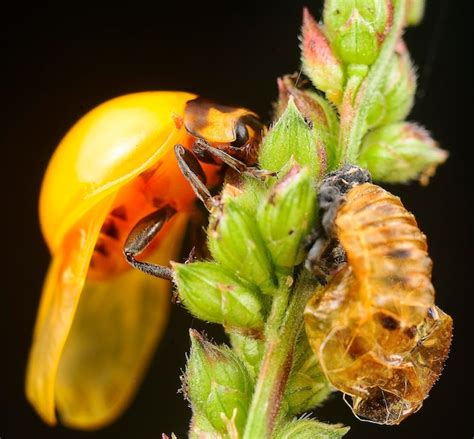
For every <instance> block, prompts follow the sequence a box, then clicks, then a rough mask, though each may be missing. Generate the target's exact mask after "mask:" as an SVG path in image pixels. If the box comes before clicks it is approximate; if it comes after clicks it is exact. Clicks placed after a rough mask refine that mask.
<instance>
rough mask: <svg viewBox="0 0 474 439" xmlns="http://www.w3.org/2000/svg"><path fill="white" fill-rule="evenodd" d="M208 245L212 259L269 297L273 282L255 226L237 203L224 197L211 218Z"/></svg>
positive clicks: (265, 254) (266, 255) (272, 271)
mask: <svg viewBox="0 0 474 439" xmlns="http://www.w3.org/2000/svg"><path fill="white" fill-rule="evenodd" d="M208 246H209V250H210V251H211V254H212V256H213V257H214V259H215V260H216V261H217V262H219V263H220V264H221V265H222V266H223V267H225V268H227V270H229V271H231V272H233V273H235V274H236V275H237V276H238V277H240V278H242V279H244V280H246V281H248V282H250V283H252V284H254V285H256V286H257V287H259V288H260V289H261V290H262V292H264V293H265V294H273V292H274V290H275V288H276V286H277V280H276V277H275V273H274V269H273V264H272V261H271V258H270V255H269V253H268V250H267V248H266V247H265V243H264V241H263V238H262V236H261V235H260V231H259V230H258V226H257V224H256V222H255V220H254V218H252V217H251V216H250V215H249V213H248V212H247V211H246V210H245V209H244V208H243V207H242V206H241V205H240V204H239V199H238V197H235V198H231V197H227V198H226V199H225V200H224V205H223V207H222V210H220V211H219V212H216V213H214V214H213V215H212V216H211V220H210V224H209V229H208Z"/></svg>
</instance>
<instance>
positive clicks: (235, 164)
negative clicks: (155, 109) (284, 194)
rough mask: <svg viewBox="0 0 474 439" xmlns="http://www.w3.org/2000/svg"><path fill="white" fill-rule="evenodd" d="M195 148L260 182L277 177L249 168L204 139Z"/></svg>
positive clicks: (273, 173)
mask: <svg viewBox="0 0 474 439" xmlns="http://www.w3.org/2000/svg"><path fill="white" fill-rule="evenodd" d="M193 148H196V149H197V150H201V151H206V152H208V153H209V154H211V155H212V156H213V157H215V158H217V159H219V160H221V161H222V162H224V163H225V164H226V165H227V166H229V167H230V168H232V169H235V170H236V171H237V172H239V173H241V174H246V175H250V176H252V177H255V178H258V179H259V180H265V179H266V178H267V177H274V176H276V172H270V171H266V170H264V169H258V168H256V167H254V166H247V165H246V164H245V163H244V162H242V161H241V160H238V159H236V158H235V157H232V156H231V155H230V154H228V153H226V152H225V151H223V150H222V149H219V148H216V147H214V146H212V145H210V144H209V143H207V142H206V141H205V140H203V139H196V141H195V142H194V145H193Z"/></svg>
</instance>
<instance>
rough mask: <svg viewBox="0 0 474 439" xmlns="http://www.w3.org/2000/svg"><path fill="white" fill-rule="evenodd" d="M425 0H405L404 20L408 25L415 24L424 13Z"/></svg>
mask: <svg viewBox="0 0 474 439" xmlns="http://www.w3.org/2000/svg"><path fill="white" fill-rule="evenodd" d="M425 3H426V2H425V0H407V5H406V20H407V24H408V25H409V26H416V25H417V24H419V23H420V22H421V20H422V19H423V15H424V14H425Z"/></svg>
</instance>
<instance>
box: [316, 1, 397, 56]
mask: <svg viewBox="0 0 474 439" xmlns="http://www.w3.org/2000/svg"><path fill="white" fill-rule="evenodd" d="M323 17H324V25H325V29H326V33H327V35H328V37H329V39H330V41H331V43H332V46H333V47H334V49H335V51H336V53H337V54H338V55H339V57H340V58H341V59H342V61H343V62H344V63H345V64H365V65H371V64H373V63H374V61H375V60H376V58H377V55H378V53H379V49H380V45H381V44H382V42H383V39H384V36H385V34H386V30H387V27H388V25H389V21H390V20H389V17H390V4H389V2H387V1H386V0H350V1H347V0H327V1H325V3H324V12H323Z"/></svg>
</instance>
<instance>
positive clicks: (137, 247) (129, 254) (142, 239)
mask: <svg viewBox="0 0 474 439" xmlns="http://www.w3.org/2000/svg"><path fill="white" fill-rule="evenodd" d="M175 213H176V210H175V209H173V208H172V207H171V206H169V205H167V206H164V207H162V208H160V209H158V210H156V211H155V212H152V213H150V214H149V215H147V216H146V217H144V218H142V219H141V220H140V221H138V223H137V224H135V226H134V227H133V229H132V230H131V231H130V233H129V235H128V237H127V239H126V241H125V244H124V246H123V254H124V255H125V258H126V260H127V262H128V263H129V264H130V265H132V266H133V267H135V268H138V269H139V270H141V271H143V272H145V273H147V274H151V275H152V276H156V277H161V278H163V279H169V280H171V279H172V274H173V270H171V268H169V267H164V266H162V265H157V264H151V263H149V262H141V261H138V260H137V259H135V256H137V255H139V254H140V253H141V252H142V251H143V250H145V249H146V248H147V246H148V245H149V244H150V242H151V241H152V240H153V238H154V237H155V236H156V235H157V234H158V233H159V232H160V230H161V229H162V228H163V226H164V225H165V224H166V222H167V221H168V220H169V219H170V218H171V217H173V215H174V214H175Z"/></svg>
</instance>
